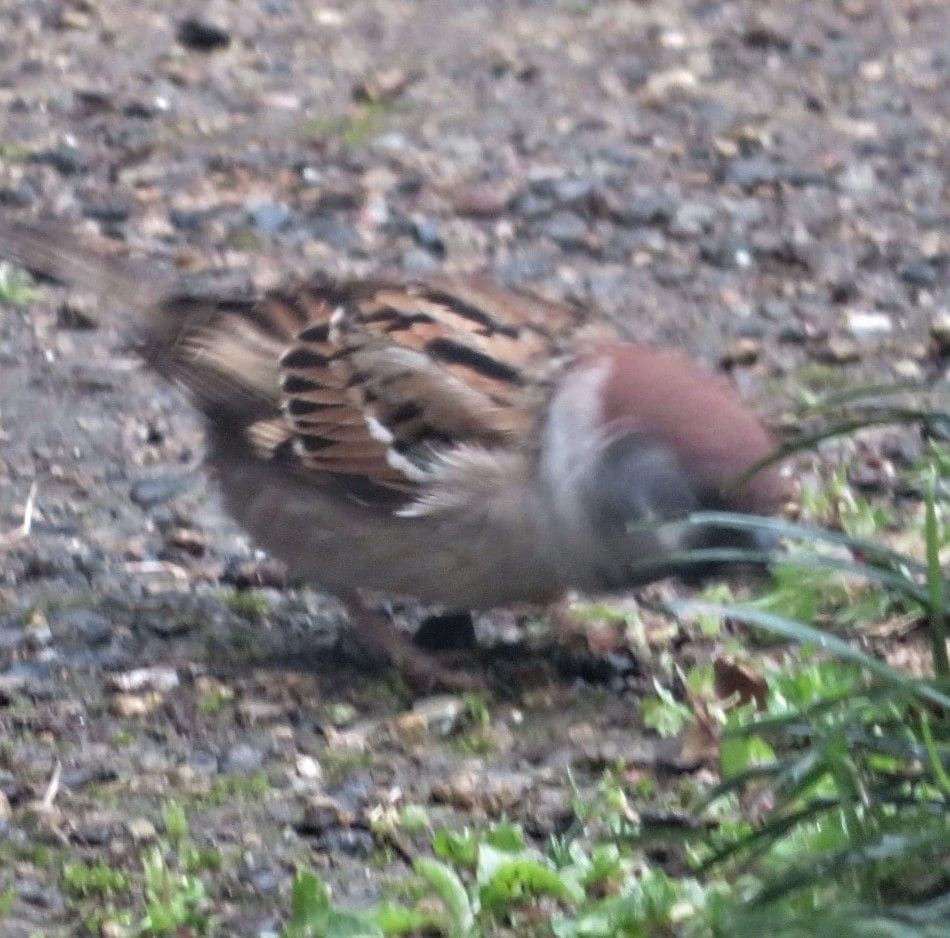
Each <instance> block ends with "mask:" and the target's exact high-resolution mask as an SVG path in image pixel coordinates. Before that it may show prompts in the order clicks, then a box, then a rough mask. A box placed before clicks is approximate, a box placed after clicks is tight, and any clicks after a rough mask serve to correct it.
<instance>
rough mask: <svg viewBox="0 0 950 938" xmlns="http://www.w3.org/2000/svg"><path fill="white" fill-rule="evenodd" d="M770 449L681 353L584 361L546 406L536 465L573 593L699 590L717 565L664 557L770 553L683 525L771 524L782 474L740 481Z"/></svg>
mask: <svg viewBox="0 0 950 938" xmlns="http://www.w3.org/2000/svg"><path fill="white" fill-rule="evenodd" d="M773 449H774V444H773V442H772V440H771V439H770V438H769V435H768V433H767V432H766V430H765V428H764V427H763V426H762V424H761V423H760V421H759V420H758V419H757V418H756V417H755V416H754V415H753V414H752V412H751V411H750V410H749V409H748V408H747V407H746V405H745V404H743V402H742V401H741V400H740V399H739V397H738V395H737V394H736V393H735V391H734V390H733V389H732V388H731V387H730V386H729V385H728V384H727V383H726V382H725V381H724V380H723V379H722V378H721V377H720V376H718V375H715V374H714V373H712V372H710V371H709V370H707V369H706V368H705V367H703V366H702V365H700V364H699V363H697V362H695V361H693V360H691V359H689V358H687V357H686V356H684V355H682V354H680V353H677V352H674V351H671V350H664V349H658V348H652V347H649V346H643V345H634V344H615V345H605V346H602V347H600V348H597V349H595V350H592V351H591V352H590V353H589V354H587V355H585V356H583V357H581V358H579V359H578V360H577V361H576V362H575V363H574V365H573V366H572V368H571V369H570V370H569V371H568V372H567V373H566V375H565V376H564V379H563V381H562V382H561V384H560V385H559V387H558V390H557V391H556V393H555V394H554V396H553V398H552V401H551V406H550V409H549V412H548V415H547V422H546V426H545V432H544V436H543V443H542V455H541V472H542V476H543V479H544V482H545V485H546V488H547V492H548V495H549V497H550V499H551V501H552V508H553V511H554V513H555V516H556V517H557V518H558V519H559V523H560V524H561V525H562V526H563V527H564V529H565V530H566V531H567V534H566V541H567V542H568V543H570V544H571V547H570V549H569V550H568V551H566V553H567V554H569V555H570V559H569V560H568V561H567V562H568V564H570V565H572V566H573V567H574V568H575V569H577V570H579V571H581V572H580V575H579V576H577V577H576V579H577V580H578V582H576V583H573V584H572V585H575V586H577V587H579V588H581V589H589V588H597V589H602V588H622V587H626V586H634V585H637V584H638V583H642V582H646V581H648V580H652V579H659V578H661V577H663V576H665V575H669V574H670V573H679V574H680V575H681V576H682V577H683V578H684V579H688V580H698V579H702V578H704V577H705V576H708V575H709V574H710V573H713V572H716V570H717V569H719V567H720V565H719V564H715V563H712V564H705V565H704V564H696V565H685V566H679V565H670V564H665V563H664V559H663V558H664V556H667V555H671V554H674V553H679V552H682V551H687V550H691V549H696V548H714V549H715V548H738V549H753V550H754V549H759V550H761V549H765V548H768V547H771V546H772V544H771V543H770V539H769V537H768V536H767V535H766V536H763V535H761V534H758V533H756V532H752V531H740V530H737V529H735V528H729V527H725V526H721V525H720V526H714V525H697V524H692V523H688V522H686V521H684V519H685V518H686V516H688V515H689V514H691V513H693V512H698V511H729V512H741V513H746V514H753V515H771V514H774V513H775V512H776V511H777V510H778V508H779V507H780V506H781V505H782V503H783V502H785V501H786V500H787V499H788V498H789V497H790V494H791V485H790V482H789V480H788V479H787V478H786V477H785V476H784V475H783V473H782V471H781V470H780V469H779V468H778V467H776V466H774V465H773V466H769V467H767V468H764V469H762V470H761V471H760V472H757V473H755V474H753V475H751V476H749V477H748V478H744V473H746V472H747V470H749V469H750V468H751V467H753V466H755V464H756V463H758V462H759V461H760V460H762V459H763V458H765V457H767V456H768V455H769V454H770V453H771V452H772V451H773ZM773 540H774V539H773Z"/></svg>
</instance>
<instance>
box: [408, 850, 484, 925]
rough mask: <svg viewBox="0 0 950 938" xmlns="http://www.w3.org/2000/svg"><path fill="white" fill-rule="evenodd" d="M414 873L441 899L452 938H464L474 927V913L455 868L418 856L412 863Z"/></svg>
mask: <svg viewBox="0 0 950 938" xmlns="http://www.w3.org/2000/svg"><path fill="white" fill-rule="evenodd" d="M414 868H415V871H416V873H417V874H418V875H419V876H421V877H422V878H423V879H424V880H426V881H427V882H428V883H429V884H430V885H431V886H432V887H433V888H434V889H435V891H436V894H437V895H438V897H439V898H440V899H441V900H442V904H443V905H444V906H445V910H446V912H447V913H448V916H449V923H450V932H451V936H452V938H466V936H468V935H471V934H472V930H473V929H474V927H475V913H474V911H473V909H472V904H471V902H470V901H469V898H468V893H467V892H466V891H465V885H464V884H463V883H462V881H461V880H460V879H459V878H458V875H457V874H456V872H455V870H453V869H452V868H451V867H450V866H446V865H445V864H444V863H439V862H438V860H430V859H428V858H427V857H419V859H417V860H416V862H415V864H414Z"/></svg>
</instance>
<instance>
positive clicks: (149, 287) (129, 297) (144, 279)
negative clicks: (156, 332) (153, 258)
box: [0, 217, 174, 325]
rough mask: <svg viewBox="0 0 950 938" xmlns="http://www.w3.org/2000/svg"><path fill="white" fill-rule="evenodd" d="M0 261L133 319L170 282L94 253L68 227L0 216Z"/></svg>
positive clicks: (153, 268)
mask: <svg viewBox="0 0 950 938" xmlns="http://www.w3.org/2000/svg"><path fill="white" fill-rule="evenodd" d="M0 258H8V259H10V260H13V261H15V262H16V263H17V264H19V265H20V266H21V267H24V268H26V269H27V270H29V271H31V272H32V273H35V274H39V275H40V276H42V277H46V278H48V279H51V280H56V281H58V282H60V283H63V284H66V285H68V286H74V287H77V288H79V289H80V290H83V291H84V292H89V293H94V294H95V295H96V296H97V297H99V298H101V299H102V300H103V301H104V302H103V307H104V309H103V312H104V313H105V314H108V313H109V312H110V311H111V310H113V309H115V310H118V309H120V308H121V309H122V314H123V315H126V316H128V315H130V314H131V315H132V317H133V319H139V318H144V317H146V316H147V311H148V310H149V309H150V308H151V307H153V306H154V305H155V304H156V303H158V302H159V301H160V300H161V299H162V298H163V297H164V296H166V295H167V294H168V293H169V292H170V290H172V289H173V283H174V281H173V279H172V277H171V276H170V275H169V274H166V273H164V272H162V271H161V270H160V269H159V268H158V267H157V265H154V264H151V265H149V264H144V263H136V262H134V261H131V260H129V259H128V258H123V257H114V256H110V255H108V254H106V253H104V252H102V253H100V252H98V251H94V250H92V249H90V248H89V247H86V246H85V245H82V244H80V243H79V242H78V240H77V238H76V236H75V235H74V234H73V233H72V232H71V231H70V230H69V229H68V228H65V227H64V226H62V225H56V224H51V223H48V222H37V221H33V222H20V221H12V220H10V219H8V218H3V217H0ZM136 324H139V325H140V323H136ZM130 325H131V324H130Z"/></svg>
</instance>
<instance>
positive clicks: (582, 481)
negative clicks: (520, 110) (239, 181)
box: [0, 221, 787, 670]
mask: <svg viewBox="0 0 950 938" xmlns="http://www.w3.org/2000/svg"><path fill="white" fill-rule="evenodd" d="M0 254H7V255H11V256H13V257H15V258H17V259H18V260H20V262H21V263H23V264H24V265H25V266H27V267H30V268H33V269H38V270H40V271H42V272H43V273H45V274H47V275H50V276H53V277H56V278H59V279H66V280H76V279H79V280H81V281H82V282H83V284H84V285H85V286H87V287H91V288H93V289H97V290H99V291H100V292H102V293H104V294H106V295H111V296H112V298H113V299H114V298H116V297H118V298H119V299H120V300H123V301H124V302H125V304H126V305H128V306H129V307H130V308H131V309H132V311H133V313H134V327H135V329H136V330H137V332H138V333H139V338H140V340H141V345H142V349H143V354H144V356H145V358H146V360H147V361H148V363H149V364H150V365H151V367H153V368H154V369H155V370H156V371H158V372H159V373H160V374H162V375H164V376H165V377H166V378H168V379H169V380H171V381H173V382H174V383H176V384H178V385H179V386H181V387H183V388H184V389H185V390H186V391H187V392H188V394H189V395H190V397H191V399H192V400H193V401H194V403H195V405H196V406H197V407H198V409H199V410H200V411H202V412H203V413H204V414H205V415H206V417H207V424H208V437H209V461H210V462H211V464H212V466H213V467H214V468H215V471H216V474H217V475H218V476H219V478H220V481H221V485H222V489H223V492H224V495H225V498H226V501H227V505H228V507H229V510H230V511H231V512H232V513H233V515H234V516H235V518H237V520H238V521H240V522H241V523H242V524H243V525H244V526H245V527H246V528H247V529H248V531H249V532H250V533H251V534H252V535H253V536H254V537H255V538H256V539H257V540H258V541H259V542H260V543H261V544H262V546H264V547H266V548H267V549H269V550H270V551H271V552H273V553H274V554H275V555H277V556H279V557H281V558H282V559H283V560H284V561H286V562H287V563H288V565H289V567H290V568H291V570H292V571H293V572H294V573H296V574H297V575H301V576H303V577H306V578H307V579H309V580H310V581H311V582H313V583H314V585H316V586H319V587H321V588H323V589H326V590H328V591H331V592H334V593H337V594H338V595H340V596H341V597H343V598H344V599H345V600H346V601H348V602H349V603H350V604H351V608H358V606H359V600H358V597H359V594H360V591H363V590H373V591H382V592H385V593H392V594H408V595H412V596H415V597H417V598H419V599H422V600H424V601H427V602H436V603H441V604H444V605H446V606H448V607H450V608H455V609H466V608H486V607H492V606H498V605H505V604H509V603H513V602H519V601H529V602H547V601H551V600H553V599H555V598H557V597H558V596H559V595H560V594H561V593H562V592H563V591H564V590H565V589H567V588H571V587H574V588H578V589H581V590H585V591H597V590H606V589H616V588H622V587H627V586H634V585H636V584H637V583H639V582H641V581H642V579H643V576H642V575H640V576H637V575H636V574H634V572H633V570H632V567H633V564H635V563H636V562H638V561H641V560H644V559H650V558H659V559H661V558H662V556H663V555H664V554H665V553H668V552H669V551H672V550H677V549H681V548H684V547H688V546H690V545H691V544H696V543H717V542H718V541H719V540H721V539H722V532H718V533H717V532H708V531H707V532H703V531H702V530H701V529H697V528H696V527H695V526H686V525H683V524H682V523H679V522H678V519H680V518H681V517H682V516H683V515H684V514H685V513H687V512H689V511H690V510H693V509H697V508H701V507H724V508H730V507H732V508H736V509H738V510H742V511H749V512H755V513H771V512H772V511H774V510H775V508H776V507H777V506H778V504H779V502H780V501H781V500H782V498H783V497H784V495H785V493H786V491H787V488H786V484H785V481H784V479H783V478H782V477H781V475H780V474H779V472H778V471H777V470H776V469H774V468H773V469H769V470H766V471H765V472H762V473H760V474H758V475H757V476H755V477H753V479H751V480H750V481H748V482H747V483H746V484H744V485H743V486H739V487H738V488H734V487H733V484H734V482H735V480H736V479H737V477H738V476H740V475H741V474H742V473H743V471H744V470H746V469H747V468H748V467H749V466H750V465H752V464H753V463H755V462H756V461H757V460H759V459H760V458H762V457H763V456H765V455H766V454H767V453H768V452H769V450H770V448H771V444H770V441H769V438H768V435H767V434H766V432H765V431H764V429H763V428H762V426H761V424H760V423H759V422H758V420H757V419H756V418H755V417H754V416H752V414H751V413H750V412H749V411H748V410H747V409H746V408H745V407H744V405H743V404H742V403H741V401H740V400H739V399H738V397H737V396H736V395H735V393H734V392H733V391H732V390H731V388H729V387H728V385H727V384H725V383H724V382H723V381H722V380H721V379H720V378H719V377H717V376H714V375H713V374H711V373H710V372H708V371H707V370H706V369H704V368H702V367H701V366H700V365H698V364H697V363H695V362H693V361H691V360H690V359H688V358H686V357H685V356H683V355H681V354H679V353H677V352H675V351H670V350H662V349H656V348H650V347H646V346H641V345H636V344H631V343H624V342H621V341H619V340H618V339H617V338H616V336H613V337H611V335H610V330H609V329H608V328H607V327H606V325H604V327H603V328H602V329H600V330H599V332H598V336H597V338H596V339H594V338H589V339H586V340H584V339H581V338H579V330H580V329H581V328H582V327H584V326H585V325H586V323H585V313H584V311H582V310H579V309H577V308H575V307H572V306H568V305H559V304H553V303H547V302H541V301H539V300H537V299H535V298H532V297H529V296H524V295H520V294H514V293H511V292H509V291H505V290H501V289H499V288H497V287H494V286H491V285H489V284H487V283H485V282H481V281H478V280H473V279H438V278H434V279H430V280H426V281H410V282H390V281H383V280H380V281H364V282H358V283H331V282H328V281H321V280H316V279H315V280H312V281H309V282H301V283H296V284H292V285H289V286H288V287H286V288H285V289H283V290H277V291H273V292H269V293H265V294H263V295H261V296H258V297H256V298H252V299H247V298H228V297H222V298H207V297H202V298H198V297H191V296H185V295H180V294H176V292H175V284H174V283H170V282H167V281H164V280H161V279H156V278H152V277H150V276H146V277H145V278H144V279H142V278H140V277H137V276H134V275H132V274H130V272H129V270H128V268H127V267H126V266H124V265H123V264H122V263H121V262H114V261H106V260H103V259H102V258H95V257H91V256H89V255H88V254H86V253H85V252H82V251H77V250H75V249H74V248H73V247H72V246H71V244H70V242H69V240H68V239H67V238H66V237H65V236H64V235H63V234H62V233H61V232H60V231H58V230H56V229H49V228H47V227H45V226H43V227H38V226H25V225H20V224H14V223H9V222H3V221H0ZM644 522H648V524H644ZM649 522H658V524H657V525H655V526H652V527H651V526H650V524H649ZM661 522H667V523H666V524H662V523H661ZM638 525H639V526H638ZM663 572H667V571H664V570H663V569H662V563H661V564H660V565H659V566H658V568H657V570H656V571H654V572H653V573H652V574H651V576H652V577H656V576H659V575H662V573H663ZM364 618H365V617H364ZM372 634H373V637H374V640H378V641H381V642H388V641H389V639H386V638H385V637H384V636H383V634H382V632H381V631H380V630H379V628H378V623H376V624H375V625H374V626H373V627H372ZM389 650H390V652H391V653H393V654H395V655H396V656H397V657H398V656H399V654H400V652H399V651H398V649H397V648H396V646H395V645H390V646H389ZM414 661H415V659H412V661H410V666H411V665H412V664H413V662H414ZM415 664H416V665H418V664H419V663H418V662H415ZM420 667H421V669H422V670H427V667H428V666H420Z"/></svg>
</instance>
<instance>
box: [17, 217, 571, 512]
mask: <svg viewBox="0 0 950 938" xmlns="http://www.w3.org/2000/svg"><path fill="white" fill-rule="evenodd" d="M3 253H9V254H12V255H13V256H14V257H16V258H18V259H19V260H20V261H21V262H22V263H24V264H25V265H26V266H29V267H31V268H32V269H35V270H39V271H40V272H42V273H45V274H47V275H49V276H53V277H55V278H57V279H62V280H67V281H75V280H77V279H78V280H79V281H80V282H81V284H82V286H83V287H85V288H86V289H90V290H93V291H98V292H99V293H100V294H101V295H102V296H103V298H104V300H106V301H107V300H118V303H116V302H111V303H110V302H105V301H104V302H103V304H102V310H103V315H104V317H106V318H110V317H111V318H112V319H113V321H115V320H116V311H115V308H114V307H115V306H117V305H120V306H121V308H122V309H123V312H121V313H119V320H118V324H119V325H120V326H126V327H127V328H128V329H129V330H130V331H134V332H135V334H136V335H137V338H138V341H139V343H140V346H141V350H142V353H143V355H144V357H145V359H146V361H147V362H148V363H149V364H150V365H151V366H152V367H153V368H154V369H155V370H156V371H158V372H159V373H160V374H162V375H164V376H165V377H166V378H168V379H169V380H171V381H172V382H174V383H175V384H177V385H179V386H181V387H183V388H184V389H185V390H186V391H187V392H188V394H189V395H190V397H191V398H192V399H193V401H194V403H195V404H196V406H197V407H198V408H199V409H200V410H201V411H202V412H204V413H205V414H206V415H207V416H208V418H209V420H210V421H211V423H212V424H213V425H214V427H215V429H216V430H217V431H223V432H225V433H226V434H228V435H230V438H231V439H232V440H235V439H237V438H240V439H244V440H246V441H247V442H248V443H250V444H251V446H252V447H253V452H254V453H255V454H256V456H257V457H258V458H261V459H269V460H274V461H275V462H280V463H281V464H282V465H283V466H284V467H285V468H291V469H292V470H293V471H295V472H296V473H298V474H300V473H302V474H304V475H305V476H307V477H309V478H311V479H312V480H313V481H314V482H315V483H327V482H332V483H337V484H338V485H339V487H340V488H341V489H342V490H343V491H345V492H347V493H351V494H353V496H354V497H357V498H363V499H367V500H374V499H378V498H382V499H387V500H389V501H395V502H397V503H398V502H399V501H407V500H411V499H413V498H414V497H415V496H416V495H418V493H419V491H420V489H421V487H423V486H424V484H425V481H426V478H427V473H428V470H429V467H430V466H431V464H432V462H433V460H434V458H435V457H436V456H437V455H438V454H446V453H448V452H451V451H452V450H453V449H458V448H459V447H465V446H467V447H481V448H484V449H497V448H504V447H508V448H513V447H519V446H523V445H524V444H525V441H526V440H528V439H530V438H531V436H532V430H533V429H534V425H535V422H536V420H537V411H538V406H539V403H540V399H542V398H543V394H544V384H545V376H546V375H547V374H549V373H552V372H554V371H555V370H556V369H557V367H558V362H559V360H560V354H559V350H560V348H561V347H563V343H562V342H561V341H560V340H561V339H562V338H564V337H566V336H567V335H569V334H570V333H571V332H572V331H573V330H574V329H575V328H576V326H577V325H578V319H579V315H580V314H579V312H578V310H577V309H575V308H573V307H570V306H566V305H560V304H556V303H550V302H546V301H541V300H539V299H536V298H534V297H532V296H530V295H527V294H516V293H512V292H511V291H508V290H502V289H499V288H497V287H494V286H492V285H491V284H488V283H486V282H484V281H481V280H479V279H477V278H432V279H429V280H420V281H410V282H399V281H391V282H388V281H358V282H352V283H337V282H332V281H328V280H321V279H319V278H315V279H313V280H310V281H305V282H297V283H294V284H290V285H288V286H287V287H286V288H284V289H281V290H275V291H271V292H267V293H264V294H261V295H258V296H238V297H234V296H221V295H214V294H213V295H188V294H182V293H176V292H174V291H175V289H176V287H175V286H172V287H171V288H169V285H168V281H167V279H164V278H163V279H159V278H152V277H149V276H143V275H142V274H140V273H139V272H138V271H137V270H136V269H134V268H132V267H130V266H129V265H128V264H126V263H125V262H124V261H122V262H119V261H115V260H113V259H109V258H103V257H101V256H98V255H97V254H96V253H95V252H90V251H89V250H87V249H84V248H82V247H81V246H78V245H77V244H76V240H75V238H73V236H72V235H71V234H70V233H69V232H68V231H67V230H66V229H63V228H60V227H57V226H50V225H35V224H34V225H23V224H20V223H16V222H9V221H3V220H2V219H0V254H3ZM158 284H161V288H162V290H164V291H165V292H164V293H163V295H161V296H158V297H156V290H157V285H158ZM110 307H111V308H110ZM122 317H125V318H124V319H123V318H122Z"/></svg>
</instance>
